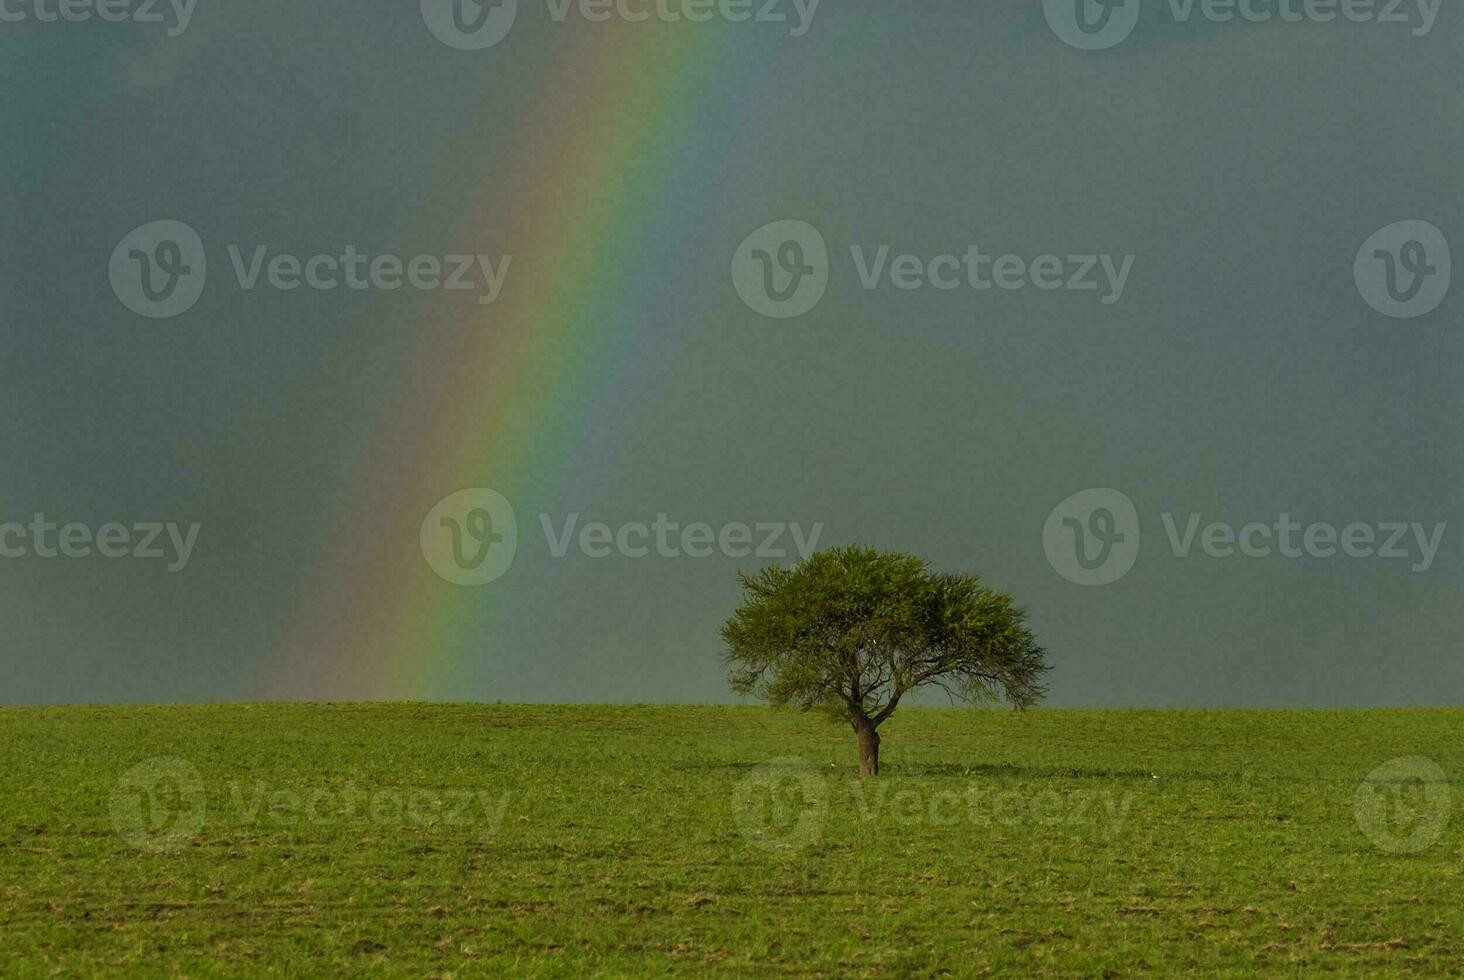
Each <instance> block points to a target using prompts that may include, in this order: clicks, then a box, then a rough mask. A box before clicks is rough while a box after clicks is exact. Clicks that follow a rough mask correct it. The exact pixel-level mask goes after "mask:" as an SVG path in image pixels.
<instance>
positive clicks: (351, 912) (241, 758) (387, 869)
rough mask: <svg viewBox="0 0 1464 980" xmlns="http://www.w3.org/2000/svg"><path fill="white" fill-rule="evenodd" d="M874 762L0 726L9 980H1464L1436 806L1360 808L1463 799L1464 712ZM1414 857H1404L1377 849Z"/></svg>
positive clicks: (508, 711) (131, 719)
mask: <svg viewBox="0 0 1464 980" xmlns="http://www.w3.org/2000/svg"><path fill="white" fill-rule="evenodd" d="M883 732H884V745H883V759H882V762H883V765H884V769H885V773H884V775H882V776H881V777H879V779H878V780H876V781H874V782H873V783H869V784H861V783H860V782H859V781H858V780H857V779H856V778H855V771H856V768H855V763H856V758H855V746H854V739H853V736H852V734H851V733H849V732H848V731H847V729H840V728H837V727H835V726H833V725H831V724H828V723H825V722H823V721H822V720H821V719H819V718H817V717H808V716H799V715H792V714H784V713H774V712H771V711H767V710H762V709H755V708H716V707H674V708H673V707H664V708H662V707H655V708H645V707H636V708H611V707H520V706H495V705H481V706H456V705H452V706H442V705H254V706H188V707H157V708H135V707H113V708H58V709H7V710H0V758H3V775H0V780H3V783H0V923H3V925H0V935H3V940H4V941H3V942H0V975H3V976H6V977H12V976H14V977H26V976H51V975H62V976H108V975H111V976H138V975H144V976H212V975H221V974H272V975H285V976H324V975H337V974H363V975H364V974H366V973H368V972H372V973H374V972H379V971H382V970H385V971H387V972H390V973H395V974H399V975H404V976H427V975H453V974H457V975H462V976H495V975H504V974H510V975H533V976H575V977H588V976H625V975H653V974H654V975H659V974H665V973H681V974H688V975H745V976H768V975H772V976H777V975H803V974H824V975H873V976H906V975H911V974H921V975H929V974H949V975H957V976H967V975H981V974H984V973H1008V974H1009V973H1016V974H1021V975H1086V976H1091V975H1102V974H1104V973H1108V974H1109V975H1119V976H1129V975H1144V974H1152V975H1174V974H1176V973H1178V972H1180V971H1189V972H1199V973H1202V974H1207V975H1215V974H1234V975H1244V974H1256V973H1261V974H1264V975H1268V976H1277V975H1315V974H1326V973H1334V974H1346V975H1354V976H1363V975H1369V976H1376V975H1379V974H1392V973H1403V972H1424V973H1428V972H1432V973H1444V972H1447V971H1449V970H1452V969H1455V968H1457V965H1458V964H1459V963H1460V962H1464V887H1461V885H1464V882H1461V874H1460V855H1461V844H1464V839H1461V830H1460V827H1461V821H1460V820H1452V821H1448V822H1447V823H1445V824H1444V825H1443V826H1442V828H1441V830H1440V828H1439V826H1438V821H1442V820H1444V819H1445V818H1446V817H1447V815H1448V813H1449V812H1451V811H1450V810H1448V809H1444V810H1440V809H1439V804H1438V803H1437V802H1431V800H1433V799H1435V798H1431V797H1427V796H1425V795H1424V794H1425V793H1426V792H1432V793H1434V794H1435V796H1436V795H1437V794H1439V793H1442V792H1446V788H1445V787H1444V786H1442V785H1434V786H1432V787H1422V786H1419V785H1412V786H1404V787H1401V788H1400V789H1399V792H1400V793H1401V794H1402V795H1401V799H1402V800H1403V803H1404V806H1405V809H1404V810H1399V811H1394V810H1393V809H1392V808H1391V807H1389V808H1386V809H1385V810H1384V811H1381V812H1383V814H1384V816H1386V815H1387V814H1393V815H1394V817H1396V818H1397V821H1398V822H1397V823H1394V824H1386V823H1385V824H1379V825H1378V826H1377V829H1375V830H1374V832H1373V834H1372V836H1369V834H1368V833H1365V832H1364V830H1363V829H1361V828H1360V827H1359V823H1358V819H1357V815H1356V814H1357V811H1356V806H1355V801H1356V797H1357V794H1358V788H1359V783H1360V782H1361V781H1363V780H1364V779H1365V778H1366V777H1367V776H1368V774H1369V773H1370V772H1371V771H1373V770H1374V769H1375V768H1376V767H1377V766H1379V765H1380V764H1382V763H1384V762H1387V761H1388V760H1390V759H1394V758H1398V757H1408V756H1425V757H1428V758H1429V759H1432V760H1433V761H1434V762H1435V763H1437V764H1438V766H1439V767H1441V768H1442V770H1443V772H1444V773H1445V774H1447V777H1448V779H1449V780H1450V782H1451V783H1452V794H1453V797H1454V800H1453V804H1458V803H1459V802H1460V801H1461V800H1464V796H1461V794H1460V792H1459V790H1460V787H1459V778H1460V777H1461V776H1464V737H1461V736H1464V710H1442V709H1441V710H1407V711H1356V712H1340V711H1339V712H1299V711H1298V712H1071V711H1040V710H1039V711H1032V712H1028V713H1026V714H1016V713H1013V712H1007V711H963V710H934V709H928V710H927V709H913V710H904V711H901V712H900V713H899V714H898V715H896V716H895V718H894V719H892V720H891V721H890V722H889V723H888V724H887V725H886V726H885V728H884V730H883ZM156 757H175V758H178V759H182V760H186V761H187V762H188V763H189V764H191V765H192V766H193V767H195V768H196V771H197V773H198V776H199V778H200V779H201V780H202V785H203V792H204V798H205V800H206V803H205V808H204V810H203V812H202V813H201V816H202V825H201V827H199V828H197V832H196V833H194V832H193V830H194V829H195V828H194V825H193V824H190V822H189V814H193V813H195V812H197V811H194V810H192V809H190V807H191V806H192V802H193V800H194V798H193V797H191V796H190V795H189V792H188V790H187V789H186V788H183V787H179V786H176V785H172V784H169V783H166V782H165V784H164V785H163V786H162V788H160V790H159V796H160V799H163V800H164V801H165V802H166V807H165V808H162V809H159V810H156V811H154V812H153V816H154V817H159V815H166V814H168V813H173V817H172V821H173V822H172V823H166V822H164V823H161V824H159V825H158V826H157V827H154V826H153V825H152V824H150V823H146V822H143V821H144V819H145V818H146V817H147V814H146V813H144V811H143V810H142V809H141V808H140V800H141V797H140V796H139V795H138V793H136V792H134V791H132V790H131V789H129V786H130V785H131V783H129V782H128V781H127V779H128V777H126V774H127V773H128V772H129V770H132V769H133V768H134V767H135V766H137V765H138V764H140V763H143V762H144V761H145V760H149V759H153V758H156ZM787 757H800V758H801V759H803V760H805V761H806V765H801V766H800V765H796V764H794V765H789V766H787V767H775V768H759V764H761V763H764V762H766V761H767V760H771V759H778V758H787ZM157 771H161V769H160V768H159V764H156V763H155V764H153V766H152V768H144V769H143V770H141V771H140V773H141V775H143V776H145V775H146V774H147V773H149V772H157ZM131 778H132V780H133V782H135V781H136V779H137V778H138V777H137V776H134V777H131ZM119 780H120V781H121V782H120V783H119ZM769 785H773V786H774V787H775V788H776V789H777V790H778V795H777V796H776V798H775V797H773V796H770V795H769V793H768V791H767V788H768V786H769ZM351 786H354V788H355V790H356V794H355V796H354V799H353V802H354V805H355V806H356V812H355V814H354V815H348V814H347V813H346V806H347V802H346V798H345V796H344V795H343V791H344V790H347V789H348V788H349V787H351ZM1378 792H1380V793H1382V794H1384V795H1383V796H1382V797H1379V798H1380V799H1384V800H1386V799H1391V798H1392V797H1391V796H1390V795H1388V794H1390V793H1391V792H1392V790H1391V789H1390V788H1388V787H1383V788H1381V789H1380V790H1379V791H1378ZM327 793H328V794H330V795H329V796H328V797H327V796H325V795H323V794H327ZM393 793H396V794H397V796H393ZM312 795H313V796H314V800H315V807H316V809H315V811H314V813H315V818H314V819H312V817H311V816H309V815H307V814H305V813H304V812H301V811H298V810H296V811H293V812H292V811H291V810H290V806H291V801H292V799H297V800H298V801H299V803H300V805H302V806H303V804H304V803H305V802H307V801H309V800H310V799H311V797H312ZM1365 795H1366V794H1365ZM114 798H115V802H116V808H115V813H114V806H113V804H114ZM398 800H400V802H397V801H398ZM167 801H171V802H167ZM409 801H410V804H411V805H410V806H408V802H409ZM256 803H257V806H256ZM272 804H273V806H274V812H273V813H271V812H270V808H271V805H272ZM1451 805H1452V804H1451ZM1430 807H1433V809H1432V810H1431V809H1430ZM1408 808H1411V809H1408ZM1369 812H1370V811H1369ZM179 813H181V814H182V816H181V817H180V816H178V814H179ZM1410 813H1411V814H1412V816H1411V817H1410V816H1409V814H1410ZM1430 814H1433V815H1434V816H1435V817H1436V822H1435V823H1434V824H1432V825H1430V824H1429V823H1428V821H1427V818H1428V817H1429V815H1430ZM159 818H160V817H159ZM1414 818H1420V819H1421V820H1422V822H1418V821H1417V820H1415V822H1414V823H1409V820H1410V819H1414ZM1415 829H1416V830H1419V832H1420V834H1421V835H1423V839H1422V842H1423V843H1428V842H1429V841H1430V840H1433V842H1432V843H1431V844H1430V846H1427V847H1424V848H1423V849H1422V850H1419V851H1417V852H1416V853H1402V852H1399V850H1398V847H1397V846H1394V845H1393V844H1390V843H1389V838H1387V837H1386V836H1384V835H1385V834H1387V833H1393V834H1396V835H1397V838H1398V839H1400V840H1401V839H1403V838H1406V837H1407V836H1408V834H1409V833H1410V832H1411V831H1413V830H1415ZM154 830H159V831H160V836H149V835H150V833H151V832H152V831H154ZM169 832H171V834H172V836H168V833H169ZM124 835H125V836H127V837H128V838H129V839H130V841H131V842H129V839H124ZM1374 837H1376V838H1377V839H1378V840H1380V841H1381V842H1382V845H1381V846H1380V845H1379V843H1376V842H1375V841H1374V839H1373V838H1374ZM1433 838H1436V839H1433ZM139 843H140V844H142V845H143V846H141V847H139V846H135V844H139Z"/></svg>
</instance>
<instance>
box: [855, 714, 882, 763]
mask: <svg viewBox="0 0 1464 980" xmlns="http://www.w3.org/2000/svg"><path fill="white" fill-rule="evenodd" d="M854 731H855V732H857V733H858V734H859V775H860V776H861V777H864V776H878V775H879V731H878V730H876V729H875V727H874V725H873V724H872V723H871V722H869V721H867V720H866V721H861V722H859V723H858V724H856V725H855V726H854Z"/></svg>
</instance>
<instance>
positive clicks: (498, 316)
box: [258, 23, 737, 700]
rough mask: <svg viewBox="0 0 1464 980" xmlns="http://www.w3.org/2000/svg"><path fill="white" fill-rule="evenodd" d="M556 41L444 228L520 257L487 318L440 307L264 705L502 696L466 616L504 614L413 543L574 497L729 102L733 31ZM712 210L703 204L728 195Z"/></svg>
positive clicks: (375, 434)
mask: <svg viewBox="0 0 1464 980" xmlns="http://www.w3.org/2000/svg"><path fill="white" fill-rule="evenodd" d="M557 31H558V34H559V36H557V37H554V38H552V39H550V43H551V44H553V45H554V46H555V47H556V48H557V49H558V50H557V51H556V52H555V57H554V60H553V61H552V62H550V63H548V64H546V65H545V66H544V68H543V70H542V78H541V80H540V82H539V88H538V93H537V95H536V97H535V98H534V99H533V100H532V102H531V103H530V104H529V105H528V107H527V109H526V110H525V111H522V112H521V115H520V117H519V118H520V122H519V123H518V124H517V128H516V130H515V131H514V132H513V133H511V134H510V136H509V138H508V139H507V141H506V144H505V145H506V147H507V149H506V151H505V156H506V158H507V159H506V160H504V161H487V162H486V163H485V165H484V167H485V172H483V173H482V175H481V187H480V188H478V189H476V190H475V193H474V195H473V198H472V199H471V203H469V204H468V205H467V206H466V207H465V208H464V210H463V220H462V227H461V228H457V229H437V230H434V231H433V234H434V235H436V236H437V237H438V239H439V240H442V241H445V242H446V241H464V242H471V241H472V240H473V235H472V230H473V229H474V228H481V227H490V226H491V227H493V228H495V229H497V230H498V232H497V234H496V236H495V237H498V238H500V239H501V240H502V241H504V242H505V243H507V248H506V251H508V252H510V253H512V255H513V260H512V265H511V267H510V269H509V273H508V276H507V279H506V281H505V284H504V287H503V291H502V294H501V295H500V296H499V298H498V300H497V302H496V303H494V304H492V305H490V306H479V305H477V304H476V303H475V302H474V301H473V299H472V298H471V294H463V293H442V294H436V295H437V296H438V297H440V298H436V299H432V300H430V301H429V302H431V303H433V304H438V305H439V306H440V307H441V308H440V309H434V310H433V311H432V312H431V313H430V314H429V315H427V316H425V317H424V318H423V319H422V321H421V322H419V323H417V324H415V325H414V326H413V327H412V329H413V331H414V337H415V338H417V339H415V341H414V347H415V349H414V350H413V352H412V355H411V358H410V359H409V361H408V362H407V363H406V364H405V365H404V367H403V370H402V372H401V374H400V376H399V379H398V381H397V385H396V388H395V390H394V391H391V392H389V393H388V395H387V396H386V397H385V398H384V399H383V400H382V402H381V406H380V408H379V409H378V411H377V415H376V417H375V419H374V420H373V422H372V430H371V436H370V438H369V439H368V440H367V441H366V443H365V444H364V445H362V446H360V447H357V448H355V449H354V450H353V452H354V454H355V459H354V462H353V464H352V465H353V467H354V478H352V479H351V480H349V482H348V484H347V486H348V490H347V493H348V494H349V495H350V497H351V502H350V503H349V505H348V506H347V507H346V508H345V512H344V513H341V514H336V515H332V517H331V519H330V523H331V525H332V530H331V531H330V532H329V533H328V534H327V535H326V536H325V540H324V543H323V545H322V546H321V548H320V550H319V553H318V555H317V557H316V559H315V561H314V563H313V568H312V569H311V570H310V572H309V573H308V574H307V575H305V576H304V577H303V579H302V583H301V589H300V595H299V600H298V607H297V608H296V609H295V610H294V611H293V612H292V613H291V614H290V615H289V616H288V617H287V621H286V622H285V623H284V624H283V625H282V627H281V635H280V637H279V641H278V643H277V644H276V647H275V651H274V652H273V654H272V655H271V658H270V662H269V663H268V665H267V666H266V668H265V671H264V674H263V679H262V681H261V685H260V687H261V690H260V691H259V692H258V693H259V695H260V696H262V697H267V698H291V699H310V700H320V699H329V700H390V699H407V700H442V699H449V700H473V699H479V698H481V697H491V691H484V690H481V687H482V683H483V682H482V680H481V677H482V673H483V670H482V664H481V661H482V659H483V657H484V656H485V655H488V656H491V649H489V650H486V651H485V649H484V648H485V647H488V646H490V645H491V639H490V637H489V636H484V635H482V631H481V630H480V631H478V632H477V633H475V634H474V635H472V636H467V635H465V632H464V630H463V628H462V624H463V621H464V620H463V617H464V616H467V615H471V620H472V622H474V623H477V622H481V621H482V620H483V617H485V616H486V617H488V618H489V620H490V621H491V619H492V617H493V615H494V614H495V611H501V604H502V603H504V602H507V601H511V599H506V598H505V596H504V594H503V592H502V591H501V590H498V589H496V588H494V587H488V588H480V589H463V588H456V587H454V586H451V585H448V584H446V583H445V582H443V581H442V580H441V579H439V578H438V577H437V576H436V575H435V574H434V573H433V572H432V571H431V569H430V568H429V567H428V566H427V564H426V562H425V561H423V559H422V556H421V554H420V552H419V551H418V543H417V532H418V528H419V526H420V524H421V521H422V519H423V517H424V516H425V515H426V513H427V511H428V510H430V509H431V507H432V506H433V505H434V504H435V503H436V502H437V501H438V500H439V499H441V498H442V497H445V496H447V495H448V494H450V493H452V492H455V491H457V490H461V489H464V488H468V487H475V486H489V487H493V488H494V489H496V490H498V491H499V492H501V493H503V494H504V495H506V496H507V497H508V498H509V499H510V500H511V501H534V500H540V499H544V497H545V495H546V494H549V493H551V492H552V489H553V488H554V487H555V486H556V484H557V483H559V482H560V481H562V480H563V479H564V478H565V476H566V474H567V472H568V471H569V469H570V467H572V466H573V465H574V460H575V458H576V456H577V454H578V449H579V447H580V443H581V440H582V438H583V433H584V430H585V426H586V423H587V422H588V421H590V420H592V419H593V418H594V416H595V413H596V412H597V410H598V409H599V407H600V406H601V405H602V403H603V402H604V400H605V399H606V398H607V397H608V396H609V395H610V394H611V386H612V385H613V383H614V379H615V376H616V372H617V370H619V367H618V366H617V361H618V360H620V359H623V358H625V357H626V356H627V354H626V352H625V350H624V347H625V344H624V343H619V344H618V343H617V338H616V336H615V332H616V331H617V330H618V329H621V328H623V327H624V326H625V324H626V323H627V317H633V316H634V315H635V313H636V310H637V309H643V308H644V307H645V305H646V303H647V300H646V298H645V294H646V293H647V292H654V290H655V279H654V273H653V270H650V269H647V268H644V267H643V266H642V265H638V264H637V263H638V262H639V261H640V260H638V259H637V258H636V256H637V255H638V248H639V249H642V250H643V245H644V242H645V241H646V239H647V237H648V236H649V234H650V233H651V232H652V231H654V230H656V229H658V228H660V229H664V228H665V227H667V224H666V223H667V222H677V223H681V224H684V223H685V222H687V221H688V220H695V215H688V214H687V213H686V210H687V209H686V205H685V202H681V203H679V204H675V203H673V202H671V201H669V200H668V197H670V195H668V194H667V193H666V190H667V185H668V184H674V183H675V182H676V179H677V177H678V176H679V174H680V172H681V171H680V169H679V167H680V164H681V163H682V162H683V160H684V158H685V157H686V156H687V155H688V154H689V153H690V151H691V150H692V149H694V140H695V138H696V124H697V121H698V119H699V117H700V116H701V115H702V113H703V111H704V110H705V109H706V106H707V102H708V100H709V99H712V98H730V97H732V96H735V95H736V89H735V87H734V86H733V84H732V81H731V79H727V80H726V83H725V84H722V83H721V82H720V77H721V74H722V73H723V72H724V71H725V70H726V67H727V64H726V63H727V60H728V59H727V56H726V51H727V48H728V47H729V46H730V44H731V43H732V42H731V41H730V40H729V39H730V38H731V37H732V36H734V35H735V34H736V33H737V29H736V28H735V27H734V28H729V27H728V26H727V25H712V24H708V25H687V24H680V25H675V26H674V27H670V26H667V25H654V24H619V23H605V24H596V25H582V26H578V27H576V28H575V29H567V28H564V27H559V28H557ZM507 43H512V39H510V40H509V42H507ZM491 95H492V94H491V93H485V96H484V97H485V98H488V97H491ZM453 162H454V163H455V164H457V165H458V166H460V165H461V160H454V161H453ZM705 193H706V197H707V198H708V202H707V203H711V199H712V198H714V196H715V194H716V190H715V188H713V187H708V188H706V191H705ZM490 223H491V224H490ZM505 229H506V230H505ZM735 244H736V243H735V242H733V243H731V245H732V246H735ZM730 255H731V246H729V251H728V257H729V260H730ZM465 297H467V298H466V300H465ZM524 524H525V521H524V514H523V513H520V525H521V527H523V530H524V532H527V531H528V528H527V527H524ZM362 528H372V529H374V530H373V533H371V534H368V535H363V534H362V533H361V529H362ZM505 581H506V580H505ZM469 604H470V605H469ZM489 633H491V630H490V631H489ZM475 663H476V665H477V669H476V670H472V671H471V672H470V668H472V667H473V666H474V664H475Z"/></svg>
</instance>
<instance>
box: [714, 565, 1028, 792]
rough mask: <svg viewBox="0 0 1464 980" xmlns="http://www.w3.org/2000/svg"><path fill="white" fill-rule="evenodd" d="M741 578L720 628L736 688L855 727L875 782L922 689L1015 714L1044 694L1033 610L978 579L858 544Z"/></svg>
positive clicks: (863, 771)
mask: <svg viewBox="0 0 1464 980" xmlns="http://www.w3.org/2000/svg"><path fill="white" fill-rule="evenodd" d="M740 578H741V581H742V592H743V603H742V606H741V607H740V608H739V609H738V610H737V612H736V613H735V614H734V615H733V616H732V618H731V619H729V620H728V621H727V622H726V624H725V625H723V627H722V639H723V640H725V641H726V642H727V652H726V654H725V655H724V659H725V661H726V662H727V664H728V665H729V667H731V674H730V676H729V680H730V682H731V684H732V689H733V690H734V691H736V692H737V693H739V694H756V695H758V696H759V697H762V698H764V699H766V700H767V701H769V702H770V703H771V704H773V705H774V706H775V707H783V706H788V705H793V706H796V707H797V708H799V709H800V710H803V711H808V710H810V709H819V710H821V711H824V712H825V713H827V714H829V715H831V716H832V717H833V718H834V719H835V720H838V721H847V722H849V724H850V726H852V727H853V729H854V731H855V733H856V734H857V735H858V736H859V775H861V776H874V775H878V773H879V726H880V725H882V724H883V723H884V722H885V721H886V720H887V719H888V718H889V717H890V715H892V714H894V713H895V708H896V707H897V706H898V705H899V703H900V699H901V698H903V697H904V696H905V695H906V694H907V693H908V692H910V691H912V690H914V689H915V688H917V687H923V686H926V685H929V686H933V687H938V688H941V689H942V690H944V691H945V692H946V693H947V694H948V695H949V696H950V697H951V698H952V699H953V700H960V701H964V702H967V703H971V704H978V703H983V702H994V701H998V700H1000V699H1001V698H1003V697H1004V698H1005V699H1006V700H1007V701H1008V702H1010V703H1011V704H1012V705H1014V706H1015V707H1018V708H1026V707H1028V706H1030V705H1033V704H1035V703H1036V702H1037V701H1038V700H1039V699H1040V698H1041V697H1042V695H1043V694H1044V693H1045V691H1046V689H1045V688H1044V687H1043V686H1042V685H1041V684H1040V683H1039V681H1040V679H1041V676H1042V674H1043V672H1044V671H1046V670H1047V664H1046V663H1045V661H1044V659H1043V655H1044V651H1043V649H1042V647H1040V646H1038V645H1037V642H1036V639H1035V638H1034V637H1033V635H1032V632H1031V630H1029V629H1027V626H1026V618H1027V614H1026V613H1025V612H1023V611H1022V610H1021V609H1019V608H1017V607H1016V606H1015V605H1014V604H1013V602H1012V597H1011V596H1008V595H1004V594H1002V593H1000V592H996V591H993V590H992V589H988V588H986V587H985V586H983V585H981V583H980V582H978V581H977V580H976V578H975V577H973V576H970V575H941V574H936V573H934V572H932V571H931V570H930V568H929V566H928V565H927V564H926V563H925V562H924V561H921V560H920V559H919V558H914V557H912V556H910V555H902V554H898V553H895V552H882V551H876V550H875V549H873V548H865V547H861V546H857V545H856V546H851V547H847V548H835V549H833V550H830V551H821V552H819V553H817V554H815V555H812V556H810V557H809V558H807V559H805V560H804V561H802V562H799V563H798V564H797V565H795V566H793V567H792V568H783V567H779V566H771V567H768V568H764V569H763V570H762V571H760V572H758V573H757V574H756V575H752V576H748V575H742V576H740Z"/></svg>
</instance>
